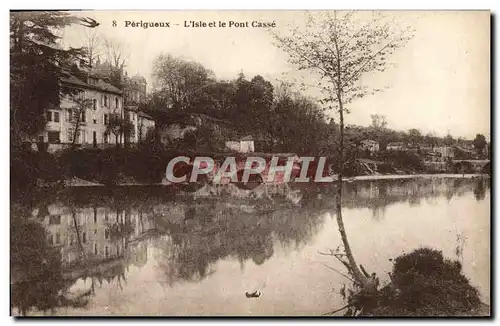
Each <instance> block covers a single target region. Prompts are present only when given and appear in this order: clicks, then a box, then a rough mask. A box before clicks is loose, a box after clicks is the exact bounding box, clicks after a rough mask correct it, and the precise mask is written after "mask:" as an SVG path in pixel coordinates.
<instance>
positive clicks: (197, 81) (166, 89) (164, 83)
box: [153, 54, 212, 113]
mask: <svg viewBox="0 0 500 326" xmlns="http://www.w3.org/2000/svg"><path fill="white" fill-rule="evenodd" d="M211 77H212V72H211V71H210V70H208V69H206V68H205V67H203V66H202V65H201V64H199V63H197V62H191V61H185V60H182V59H179V58H175V57H173V56H172V55H170V54H160V55H159V56H158V57H157V58H156V59H155V60H154V62H153V78H154V79H155V84H156V85H155V93H156V98H157V99H162V103H161V105H162V106H163V109H168V110H169V111H171V112H174V113H182V112H189V110H191V109H192V108H193V107H194V102H195V99H196V98H197V95H198V92H199V91H200V90H202V89H203V87H206V86H208V85H210V82H211V80H210V78H211Z"/></svg>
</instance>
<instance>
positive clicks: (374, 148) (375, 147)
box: [361, 139, 380, 153]
mask: <svg viewBox="0 0 500 326" xmlns="http://www.w3.org/2000/svg"><path fill="white" fill-rule="evenodd" d="M361 147H362V148H363V149H365V150H369V151H370V153H374V152H378V151H379V150H380V146H379V143H378V142H377V141H374V140H371V139H365V140H362V141H361Z"/></svg>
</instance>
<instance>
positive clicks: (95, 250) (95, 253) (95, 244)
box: [94, 243, 97, 255]
mask: <svg viewBox="0 0 500 326" xmlns="http://www.w3.org/2000/svg"><path fill="white" fill-rule="evenodd" d="M94 255H97V243H94Z"/></svg>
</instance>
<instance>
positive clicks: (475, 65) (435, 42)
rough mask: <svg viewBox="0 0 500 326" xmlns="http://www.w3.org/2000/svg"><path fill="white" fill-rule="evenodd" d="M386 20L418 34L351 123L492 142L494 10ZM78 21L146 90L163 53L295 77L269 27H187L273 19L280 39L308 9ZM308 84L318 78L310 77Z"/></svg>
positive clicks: (72, 39)
mask: <svg viewBox="0 0 500 326" xmlns="http://www.w3.org/2000/svg"><path fill="white" fill-rule="evenodd" d="M385 14H386V15H389V16H394V17H396V18H397V19H398V21H400V22H403V23H404V24H406V25H409V26H411V27H412V28H413V29H414V31H415V36H414V37H413V38H412V39H411V40H410V41H409V42H408V44H407V45H406V46H405V47H404V48H402V49H400V50H398V52H396V53H395V54H394V55H393V56H392V57H391V62H392V63H393V65H394V66H393V67H391V68H389V69H388V70H386V71H385V72H382V73H376V74H370V75H367V76H364V77H363V84H365V85H367V86H369V87H374V88H384V91H383V92H380V93H376V94H375V95H371V96H367V97H365V98H363V99H360V100H357V101H356V102H353V103H352V104H351V105H350V107H349V109H350V112H351V113H350V114H349V115H348V116H347V117H346V122H347V123H349V124H359V125H369V124H370V122H371V120H370V115H371V114H382V115H385V117H386V119H387V122H388V127H389V128H392V129H396V130H408V129H410V128H417V129H419V130H420V131H421V132H422V133H424V134H427V133H435V134H436V135H439V136H444V135H446V134H447V133H450V134H451V135H452V136H454V137H465V138H468V139H471V138H474V137H475V135H476V134H477V133H482V134H484V135H485V136H486V138H487V139H488V140H489V139H490V14H489V12H487V11H434V12H432V11H414V12H405V11H395V12H390V11H388V12H385ZM77 15H81V16H87V17H92V18H94V19H96V20H97V21H98V22H99V23H100V25H99V26H98V27H97V28H96V29H95V32H96V33H97V34H99V35H100V36H102V37H103V38H107V39H111V40H113V41H115V42H117V43H121V44H122V46H123V48H124V52H126V54H127V67H126V70H127V71H128V73H129V75H135V74H140V75H143V76H144V77H146V79H147V80H148V84H149V85H152V82H153V80H152V78H151V69H152V63H153V61H154V59H155V57H157V56H158V55H159V54H160V53H170V54H172V55H174V56H178V57H181V58H185V59H187V60H194V61H197V62H199V63H201V64H203V65H204V66H205V67H206V68H208V69H210V70H212V71H213V72H214V73H215V75H216V76H217V77H218V78H219V79H233V78H235V77H236V76H237V75H238V74H239V73H240V72H243V73H244V74H245V76H246V77H247V78H249V79H250V78H252V77H253V76H254V75H257V74H260V75H262V76H264V77H265V78H266V79H269V80H273V81H275V80H276V79H278V78H283V75H284V74H285V75H289V76H290V75H291V76H298V74H297V67H294V66H293V65H291V64H289V63H288V61H287V58H288V56H287V54H286V53H285V52H283V51H282V50H280V49H278V48H277V47H276V46H275V44H274V41H273V38H272V36H271V35H270V33H269V32H268V31H267V30H266V29H265V28H258V27H254V28H252V27H231V28H229V27H226V28H221V27H204V28H193V27H185V22H186V21H187V22H188V23H189V22H190V21H196V22H199V21H202V22H206V23H207V24H208V23H210V22H215V24H218V22H219V21H222V22H226V23H229V21H233V22H238V23H244V22H248V24H251V22H252V21H260V22H269V23H273V22H274V23H275V24H276V27H275V29H276V30H277V31H278V32H280V33H281V32H286V31H288V30H289V29H290V26H293V25H297V24H298V25H300V24H301V22H303V21H304V19H305V17H306V15H305V12H302V11H191V12H189V11H89V12H81V13H78V14H77ZM127 21H128V22H129V24H128V27H125V24H126V23H127ZM141 21H142V22H143V23H144V22H169V24H170V26H171V27H170V28H166V27H165V28H161V27H157V28H151V27H148V28H147V29H145V28H143V27H141V26H139V27H133V26H132V24H131V22H135V23H136V25H140V22H141ZM114 23H116V24H114ZM114 25H116V26H114ZM84 35H85V32H84V28H83V27H80V26H72V27H69V28H67V29H66V30H64V32H63V39H62V40H63V43H64V45H71V46H79V45H81V44H82V42H83V41H84V39H85V36H84ZM302 76H304V75H302ZM305 78H306V79H308V80H313V81H314V80H315V79H314V78H315V76H314V75H313V74H311V75H309V76H307V75H306V76H305ZM307 92H308V91H306V93H307ZM311 94H313V91H311Z"/></svg>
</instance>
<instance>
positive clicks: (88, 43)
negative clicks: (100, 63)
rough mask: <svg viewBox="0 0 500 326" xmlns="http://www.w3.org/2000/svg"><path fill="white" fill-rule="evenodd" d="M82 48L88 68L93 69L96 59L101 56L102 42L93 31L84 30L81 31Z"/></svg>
mask: <svg viewBox="0 0 500 326" xmlns="http://www.w3.org/2000/svg"><path fill="white" fill-rule="evenodd" d="M82 38H83V47H84V48H85V50H86V57H87V61H88V63H89V66H90V68H92V67H94V64H95V62H96V61H97V58H98V57H99V56H100V55H101V54H102V47H101V45H102V44H101V43H102V40H101V38H100V36H99V35H98V34H97V31H96V30H95V29H88V28H85V29H84V30H83V36H82Z"/></svg>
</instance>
